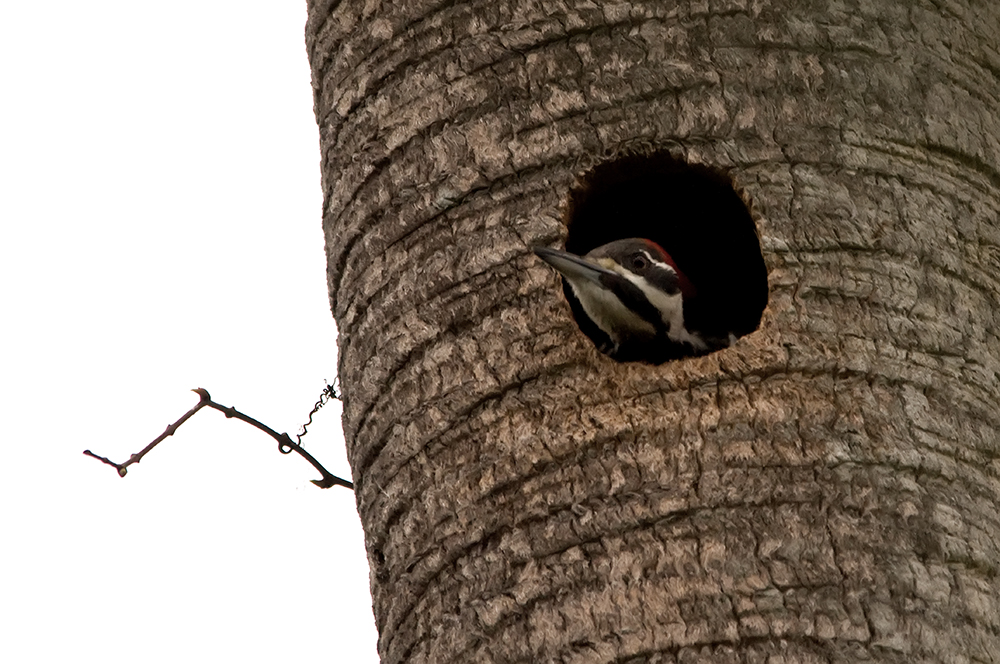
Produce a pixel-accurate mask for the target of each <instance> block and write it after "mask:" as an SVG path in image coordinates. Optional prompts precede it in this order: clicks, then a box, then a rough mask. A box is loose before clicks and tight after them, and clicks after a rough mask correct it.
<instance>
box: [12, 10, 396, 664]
mask: <svg viewBox="0 0 1000 664" xmlns="http://www.w3.org/2000/svg"><path fill="white" fill-rule="evenodd" d="M305 13H306V9H305V1H304V0H294V1H291V2H289V1H288V0H274V1H271V2H262V1H248V0H242V1H237V0H226V1H224V0H196V1H190V0H183V1H177V2H170V3H150V2H136V1H135V0H128V1H118V2H115V1H108V0H95V1H93V2H78V1H72V2H70V1H67V0H57V1H54V2H4V3H2V6H0V320H2V327H0V342H2V343H0V349H2V350H0V408H2V411H0V414H2V419H0V423H2V429H0V431H2V433H0V436H2V443H3V445H2V448H0V500H2V506H0V661H2V662H12V663H13V662H17V663H19V664H20V663H25V662H98V661H99V662H102V663H114V662H129V663H134V662H143V663H147V662H172V663H173V662H277V661H312V662H351V663H352V664H353V663H359V664H365V663H371V662H377V656H376V654H375V638H376V635H375V628H374V620H373V618H372V614H371V598H370V595H369V592H368V568H367V564H366V562H365V557H364V547H363V542H362V534H361V528H360V524H359V523H358V518H357V513H356V510H355V505H354V495H353V494H352V493H351V492H350V491H348V490H346V489H343V488H332V489H327V490H321V489H318V488H315V487H314V486H313V485H311V484H310V483H309V480H310V479H314V478H317V477H318V474H317V473H316V471H315V470H313V468H312V467H311V466H309V465H308V464H307V463H306V462H305V461H304V460H302V459H301V458H300V457H298V456H297V455H294V454H292V455H288V456H284V455H281V454H279V453H278V452H277V449H276V445H275V444H274V442H273V440H272V439H271V438H269V437H267V436H266V435H264V434H263V433H261V432H259V431H257V430H256V429H253V428H252V427H250V426H248V425H246V424H243V423H241V422H238V421H236V420H226V418H225V417H224V416H223V415H222V414H221V413H218V412H216V411H212V410H208V409H205V410H203V411H202V412H200V413H198V414H197V415H195V417H194V418H193V419H191V420H190V421H189V422H188V423H187V424H185V425H184V426H183V427H181V428H180V429H179V430H178V432H177V434H176V435H175V436H174V437H173V438H168V439H167V440H166V441H165V442H164V443H162V444H161V445H160V446H159V447H158V448H156V449H155V450H154V451H153V452H151V453H150V454H149V455H148V456H147V457H146V458H145V459H144V460H143V462H142V463H141V464H138V465H135V466H132V467H131V468H130V470H129V474H128V476H127V477H126V478H124V479H121V478H119V477H118V476H117V474H116V472H115V470H114V469H113V468H111V467H109V466H106V465H104V464H101V463H100V462H98V461H96V460H94V459H91V458H88V457H85V456H84V455H83V454H82V453H81V452H82V451H83V450H84V449H85V448H89V449H92V450H94V451H95V452H97V453H98V454H101V455H104V456H109V457H110V458H112V459H115V460H119V461H124V460H125V459H127V458H128V456H129V455H130V454H131V453H133V452H136V451H138V450H140V449H141V448H142V447H144V446H145V445H146V444H147V443H149V442H150V441H151V440H152V439H153V438H155V437H156V436H157V435H159V434H160V433H161V432H162V431H163V429H164V428H165V426H166V425H167V424H168V423H170V422H172V421H174V420H175V419H177V418H178V417H180V415H182V414H183V413H184V412H185V411H186V410H188V409H189V408H191V407H192V406H193V405H194V404H195V403H197V400H198V397H197V395H195V394H193V393H192V392H190V391H189V390H190V389H191V388H194V387H204V388H206V389H208V390H209V391H210V392H211V394H212V397H213V399H214V400H216V401H218V402H220V403H223V404H225V405H230V406H235V407H236V408H238V409H239V410H241V411H243V412H244V413H247V414H248V415H251V416H252V417H255V418H257V419H259V420H261V421H263V422H264V423H266V424H268V425H270V426H271V427H272V428H274V429H276V430H278V431H279V432H282V431H286V432H288V433H289V434H291V435H293V436H294V434H295V433H297V431H298V427H299V425H300V424H301V423H302V422H303V421H304V420H305V418H306V415H307V413H308V411H309V410H310V408H311V407H312V405H313V403H314V402H315V401H316V399H317V398H318V396H319V394H320V391H321V390H322V388H323V386H324V382H323V381H324V379H329V380H330V381H333V380H334V378H335V376H336V345H335V336H336V329H335V327H334V323H333V320H332V318H331V316H330V312H329V306H328V300H327V293H326V277H325V258H324V254H323V235H322V229H321V219H320V216H321V191H320V183H319V180H320V171H319V140H318V133H317V129H316V124H315V119H314V117H313V113H312V92H311V88H310V83H309V68H308V63H307V59H306V51H305V44H304V37H303V30H304V24H305ZM304 442H305V445H306V447H307V449H309V450H310V451H312V452H313V453H314V454H315V455H316V456H317V457H318V458H319V459H320V461H321V462H325V463H326V465H327V467H328V468H329V469H330V470H331V471H332V472H334V473H335V474H338V475H341V476H346V477H349V476H350V474H349V469H348V467H347V462H346V459H345V456H344V451H343V440H342V437H341V433H340V411H339V408H338V404H337V403H336V402H332V403H331V404H330V405H329V406H327V408H325V409H324V410H322V411H320V413H319V415H318V416H317V418H316V423H315V425H314V426H313V427H311V429H310V432H309V435H308V436H306V438H305V439H304Z"/></svg>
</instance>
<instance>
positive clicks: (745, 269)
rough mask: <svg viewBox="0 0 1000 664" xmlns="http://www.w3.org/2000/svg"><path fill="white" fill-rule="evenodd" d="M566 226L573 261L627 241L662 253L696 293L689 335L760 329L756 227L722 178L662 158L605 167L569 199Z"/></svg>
mask: <svg viewBox="0 0 1000 664" xmlns="http://www.w3.org/2000/svg"><path fill="white" fill-rule="evenodd" d="M567 225H568V227H569V234H568V237H567V240H566V250H567V251H569V252H572V253H574V254H579V255H583V254H586V253H587V252H589V251H591V250H592V249H594V248H596V247H599V246H601V245H602V244H606V243H608V242H611V241H613V240H617V239H621V238H628V237H644V238H649V239H650V240H653V241H654V242H656V243H657V244H659V245H660V246H661V247H663V248H664V249H665V250H666V251H667V253H669V254H670V255H671V256H672V257H673V259H674V261H675V262H676V263H677V266H678V267H679V268H680V269H681V271H683V272H684V273H685V274H686V275H687V276H688V278H689V279H690V280H691V281H692V282H693V283H694V285H695V287H696V288H697V292H698V296H697V298H695V299H694V300H692V301H690V302H689V301H685V306H684V317H685V321H687V323H688V327H689V328H694V329H698V330H700V331H702V332H704V333H706V334H708V335H711V336H720V337H725V336H726V335H728V334H729V333H730V332H731V333H733V334H734V335H736V336H737V337H742V336H744V335H747V334H750V333H751V332H753V331H754V330H756V329H757V327H758V326H759V325H760V319H761V315H762V314H763V312H764V307H765V306H767V267H766V266H765V264H764V258H763V256H762V255H761V250H760V240H759V238H758V236H757V227H756V224H754V221H753V218H752V217H751V215H750V211H749V210H748V209H747V206H746V204H745V203H744V202H743V200H742V199H741V198H740V196H739V194H737V193H736V190H735V188H734V186H733V182H732V180H731V179H730V178H729V176H727V175H726V174H725V173H723V172H721V171H718V170H715V169H712V168H709V167H707V166H703V165H700V164H688V163H685V162H684V161H681V160H679V159H676V158H674V157H672V156H670V155H669V154H666V153H658V154H653V155H630V156H626V157H622V158H618V159H615V160H613V161H608V162H605V163H603V164H600V165H599V166H597V167H595V168H594V169H593V170H592V171H590V172H589V173H588V174H587V175H586V176H584V178H583V179H582V182H581V184H580V186H579V187H577V188H576V189H575V190H574V191H573V192H572V193H571V197H570V204H569V207H568V210H567ZM563 286H564V290H565V291H566V293H567V299H568V300H569V301H570V303H571V305H572V308H573V314H574V316H575V318H576V321H577V324H578V325H580V329H581V330H583V332H585V333H586V334H587V335H588V336H589V337H590V338H591V339H592V340H593V341H594V342H595V344H596V345H598V346H600V345H601V342H602V341H603V339H602V337H603V334H602V333H601V331H600V330H599V329H597V328H596V326H594V325H592V324H589V320H588V319H587V317H586V315H585V314H584V313H583V311H582V309H581V308H580V306H579V304H578V303H577V302H576V300H575V298H573V297H571V296H570V291H569V286H568V284H565V283H564V285H563ZM643 359H645V360H646V361H653V362H654V363H659V362H661V361H663V360H662V359H651V358H643ZM666 359H676V358H674V357H667V358H666Z"/></svg>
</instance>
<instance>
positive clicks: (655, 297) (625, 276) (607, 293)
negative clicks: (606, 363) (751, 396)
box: [534, 238, 729, 361]
mask: <svg viewBox="0 0 1000 664" xmlns="http://www.w3.org/2000/svg"><path fill="white" fill-rule="evenodd" d="M534 251H535V254H537V255H538V257H539V258H541V259H542V260H544V261H545V262H546V263H548V264H549V265H551V266H552V267H554V268H555V269H557V270H558V271H559V272H560V273H561V274H562V276H563V277H564V278H565V279H566V281H567V282H568V283H569V285H570V288H571V289H572V291H573V295H575V296H576V299H577V300H578V301H579V303H580V306H581V307H582V309H583V312H584V313H585V314H586V316H587V318H589V319H590V321H591V322H593V324H594V325H595V326H596V327H597V328H598V329H599V330H600V331H601V332H602V333H603V334H604V336H606V337H607V338H608V343H607V344H605V345H604V346H602V347H601V350H602V351H603V352H605V353H607V354H608V355H610V356H611V357H613V358H615V359H619V360H633V359H651V358H664V359H666V358H672V357H683V356H685V355H697V354H701V353H705V352H708V351H709V350H713V349H715V348H719V347H722V346H725V345H728V342H729V340H726V343H722V344H720V343H718V342H715V341H714V340H709V339H707V338H705V337H704V336H703V335H701V334H699V333H698V332H696V331H693V330H690V329H688V328H687V326H686V325H685V321H684V303H685V301H688V302H690V301H691V300H693V299H694V298H695V297H697V291H696V290H695V287H694V285H693V284H692V283H691V282H690V281H689V280H688V278H687V277H686V276H685V275H684V273H683V272H681V271H680V269H679V268H678V267H677V264H676V263H675V262H674V260H673V258H671V257H670V254H668V253H667V252H666V251H664V250H663V248H662V247H660V245H658V244H656V243H655V242H653V241H651V240H646V239H643V238H628V239H624V240H615V241H614V242H610V243H608V244H605V245H602V246H600V247H598V248H596V249H594V250H593V251H591V252H590V253H588V254H586V255H585V256H577V255H575V254H571V253H567V252H565V251H559V250H557V249H549V248H547V247H537V248H535V250H534ZM661 361H662V360H661Z"/></svg>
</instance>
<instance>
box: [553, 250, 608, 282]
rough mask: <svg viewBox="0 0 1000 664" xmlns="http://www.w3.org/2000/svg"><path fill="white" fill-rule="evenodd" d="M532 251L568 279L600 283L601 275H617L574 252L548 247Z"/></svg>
mask: <svg viewBox="0 0 1000 664" xmlns="http://www.w3.org/2000/svg"><path fill="white" fill-rule="evenodd" d="M533 251H534V252H535V255H536V256H538V257H539V258H541V259H542V260H543V261H545V262H546V263H548V264H549V265H551V266H552V267H554V268H555V269H557V270H559V272H560V273H561V274H562V275H563V276H564V277H566V278H567V279H569V280H570V281H575V280H579V279H583V280H586V281H592V282H594V283H595V284H600V283H601V277H602V276H608V275H610V276H614V277H617V276H618V274H617V273H615V272H612V271H611V270H608V269H605V268H603V267H601V266H600V265H596V264H594V263H591V262H590V261H588V260H587V259H586V258H582V257H581V256H577V255H576V254H571V253H568V252H565V251H559V250H558V249H550V248H548V247H535V248H534V249H533Z"/></svg>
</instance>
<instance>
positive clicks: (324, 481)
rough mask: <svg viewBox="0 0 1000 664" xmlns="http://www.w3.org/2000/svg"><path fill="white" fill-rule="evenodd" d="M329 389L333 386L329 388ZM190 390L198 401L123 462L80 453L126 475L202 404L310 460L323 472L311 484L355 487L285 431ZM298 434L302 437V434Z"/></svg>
mask: <svg viewBox="0 0 1000 664" xmlns="http://www.w3.org/2000/svg"><path fill="white" fill-rule="evenodd" d="M328 387H329V386H328ZM330 389H331V390H332V388H330ZM191 391H192V392H195V393H196V394H197V395H198V396H199V397H200V401H198V403H197V404H196V405H195V406H194V408H192V409H191V410H189V411H188V412H186V413H184V414H183V415H182V416H181V418H180V419H179V420H177V421H176V422H174V423H173V424H169V425H167V428H166V430H165V431H164V432H163V433H161V434H160V435H159V436H157V437H156V439H155V440H153V442H151V443H150V444H149V445H146V447H144V448H143V449H142V451H141V452H138V453H136V454H133V455H132V456H131V457H129V460H128V461H126V462H124V463H115V462H114V461H111V460H110V459H108V458H107V457H102V456H98V455H96V454H94V453H93V452H91V451H90V450H84V451H83V453H84V454H86V455H87V456H91V457H94V458H95V459H98V460H99V461H103V462H104V463H106V464H108V465H109V466H114V467H115V468H116V469H118V475H120V476H121V477H125V474H126V473H127V472H128V471H127V470H126V469H127V468H128V467H129V466H131V465H132V464H133V463H139V462H140V461H142V457H144V456H146V454H147V453H148V452H149V451H150V450H152V449H153V448H154V447H156V446H157V445H159V444H160V443H161V442H162V441H163V440H164V439H166V438H167V436H172V435H174V432H175V431H177V427H179V426H180V425H182V424H184V423H185V422H186V421H187V420H188V419H189V418H190V417H191V416H192V415H194V414H195V413H197V412H198V411H199V410H201V409H202V408H204V407H205V406H208V407H209V408H214V409H215V410H217V411H219V412H221V413H223V414H225V416H226V417H235V418H236V419H238V420H242V421H244V422H246V423H247V424H250V425H252V426H254V427H256V428H258V429H260V430H261V431H263V432H264V433H266V434H267V435H269V436H270V437H271V438H274V439H275V440H276V441H278V451H279V452H281V453H282V454H290V453H292V452H298V453H299V455H301V456H302V458H303V459H305V460H306V461H308V462H309V463H311V464H312V465H313V468H315V469H316V470H318V471H319V473H320V475H322V476H323V477H322V478H321V479H318V480H310V481H311V482H312V483H313V484H315V485H316V486H318V487H319V488H321V489H329V488H330V487H332V486H343V487H347V488H348V489H353V488H354V484H352V483H351V482H349V481H347V480H345V479H342V478H340V477H337V476H336V475H333V474H332V473H330V472H329V471H328V470H327V469H326V468H324V467H323V465H322V464H320V462H319V461H317V460H316V459H315V457H313V455H311V454H309V453H308V452H306V451H305V450H304V449H303V448H302V447H301V446H300V445H299V444H298V443H295V442H293V441H292V439H291V437H289V435H288V434H287V433H278V432H277V431H275V430H274V429H272V428H271V427H269V426H267V425H266V424H264V423H262V422H258V421H257V420H255V419H254V418H252V417H250V416H249V415H245V414H243V413H241V412H240V411H238V410H236V409H235V408H233V407H231V406H223V405H221V404H217V403H215V402H214V401H212V397H211V395H209V393H208V390H206V389H204V388H201V387H199V388H197V389H194V390H191ZM325 392H326V391H325V390H324V394H325ZM321 399H322V398H321ZM320 405H321V404H320ZM316 410H319V407H317V408H315V409H314V410H313V412H316ZM309 419H310V422H311V421H312V414H311V413H310V418H309ZM299 438H300V439H301V436H300V437H299Z"/></svg>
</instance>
